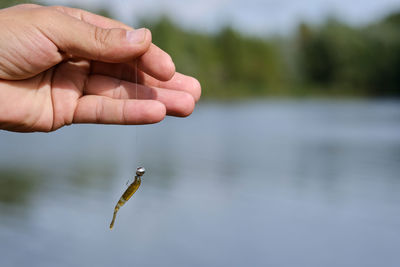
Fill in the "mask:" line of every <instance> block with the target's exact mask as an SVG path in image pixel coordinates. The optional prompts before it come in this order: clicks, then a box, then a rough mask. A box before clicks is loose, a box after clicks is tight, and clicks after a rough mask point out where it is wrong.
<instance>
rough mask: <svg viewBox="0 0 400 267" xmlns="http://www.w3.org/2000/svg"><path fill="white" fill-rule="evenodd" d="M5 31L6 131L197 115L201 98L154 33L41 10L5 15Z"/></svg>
mask: <svg viewBox="0 0 400 267" xmlns="http://www.w3.org/2000/svg"><path fill="white" fill-rule="evenodd" d="M0 25H2V26H1V28H0V129H5V130H10V131H19V132H33V131H43V132H49V131H54V130H57V129H59V128H61V127H62V126H64V125H70V124H72V123H102V124H148V123H156V122H159V121H161V120H162V119H163V118H164V117H165V116H166V115H172V116H180V117H184V116H188V115H190V114H191V113H192V111H193V109H194V105H195V102H196V101H197V100H198V99H199V98H200V93H201V88H200V84H199V83H198V81H197V80H196V79H194V78H192V77H189V76H185V75H183V74H180V73H176V72H175V66H174V64H173V62H172V60H171V58H170V56H169V55H168V54H167V53H165V52H164V51H162V50H161V49H160V48H158V47H157V46H155V45H154V44H152V43H151V33H150V31H149V30H147V29H139V30H133V29H132V28H130V27H128V26H126V25H124V24H122V23H120V22H118V21H114V20H111V19H108V18H104V17H101V16H98V15H95V14H91V13H89V12H86V11H83V10H79V9H72V8H67V7H42V6H38V5H19V6H15V7H11V8H7V9H3V10H0ZM136 66H137V68H136Z"/></svg>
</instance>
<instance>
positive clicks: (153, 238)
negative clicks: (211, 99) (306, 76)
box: [0, 101, 400, 267]
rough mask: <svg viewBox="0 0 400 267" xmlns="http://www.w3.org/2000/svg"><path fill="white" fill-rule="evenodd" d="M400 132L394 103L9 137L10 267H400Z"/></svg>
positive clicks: (272, 104)
mask: <svg viewBox="0 0 400 267" xmlns="http://www.w3.org/2000/svg"><path fill="white" fill-rule="evenodd" d="M399 121H400V105H399V103H396V102H393V103H391V102H384V101H382V102H380V101H377V102H363V101H361V102H357V101H354V102H352V101H344V102H340V101H339V102H335V101H260V102H257V101H255V102H248V103H241V104H238V105H235V104H234V103H230V104H221V103H203V104H202V105H200V106H199V109H198V110H197V111H196V112H195V113H194V114H193V116H192V117H191V118H190V119H187V120H182V119H173V118H170V119H167V120H166V121H165V122H163V123H161V124H158V125H150V126H145V127H140V128H138V127H110V126H93V125H89V126H85V125H80V126H73V127H68V128H65V129H63V130H61V131H58V132H56V133H53V134H31V135H20V134H12V133H6V132H0V151H1V153H0V165H1V166H3V167H2V168H0V177H1V178H0V203H1V204H0V212H1V223H0V256H1V257H0V266H24V265H30V266H54V265H56V266H71V265H72V266H92V265H96V266H110V265H118V264H119V265H126V264H132V265H137V266H250V265H251V266H307V267H310V266H328V267H329V266H332V267H333V266H368V265H371V266H379V265H380V264H381V263H382V262H385V266H390V267H392V266H393V267H394V266H396V267H397V266H398V265H399V263H400V257H399V255H398V251H397V250H398V247H399V246H400V231H399V229H400V213H399V205H400V194H399V193H398V192H399V191H400V176H399V173H400V135H399V133H400V124H399ZM138 129H140V130H139V131H138ZM136 135H138V140H139V142H136V141H135V139H136ZM88 136H90V138H88ZM4 151H7V153H5V152H4ZM16 162H18V167H15V168H14V167H12V166H15V164H16ZM139 164H140V165H142V164H143V165H144V167H146V174H145V176H144V177H143V181H142V186H141V187H140V189H139V190H138V192H137V193H135V195H134V196H133V198H132V199H131V200H130V201H129V202H128V203H127V204H126V205H125V206H124V208H123V209H121V211H120V213H119V214H118V216H119V218H118V221H117V224H116V226H115V229H114V230H113V232H111V233H110V232H109V230H108V224H109V222H110V219H111V215H112V211H113V208H114V205H115V203H116V201H117V200H118V198H119V197H120V195H121V194H122V192H123V191H124V190H125V188H126V185H125V183H126V181H127V180H128V179H129V178H130V177H132V176H133V175H134V171H135V169H136V167H137V165H139ZM20 166H25V167H22V168H21V167H20ZM29 166H35V167H34V168H30V167H29ZM13 210H19V211H22V213H21V214H24V217H19V216H15V215H14V214H13V213H12V212H11V211H13ZM4 222H9V223H4ZM54 244H58V245H57V246H55V245H54Z"/></svg>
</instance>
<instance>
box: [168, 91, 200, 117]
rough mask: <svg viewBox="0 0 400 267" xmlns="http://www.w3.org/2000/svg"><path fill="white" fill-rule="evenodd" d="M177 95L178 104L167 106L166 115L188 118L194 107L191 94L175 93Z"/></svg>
mask: <svg viewBox="0 0 400 267" xmlns="http://www.w3.org/2000/svg"><path fill="white" fill-rule="evenodd" d="M176 93H179V97H177V99H178V98H179V102H175V103H174V104H173V105H170V106H169V112H168V115H171V116H176V117H182V118H183V117H188V116H189V115H190V114H192V113H193V110H194V107H195V105H196V103H195V101H194V98H193V96H192V95H191V94H189V93H186V92H176Z"/></svg>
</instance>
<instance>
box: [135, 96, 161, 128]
mask: <svg viewBox="0 0 400 267" xmlns="http://www.w3.org/2000/svg"><path fill="white" fill-rule="evenodd" d="M146 102H147V103H146V107H145V108H143V109H141V110H140V113H141V114H140V117H141V118H143V121H141V124H153V123H157V122H160V121H162V120H164V118H165V116H166V115H167V109H166V107H165V105H164V104H163V103H161V102H160V101H157V100H146Z"/></svg>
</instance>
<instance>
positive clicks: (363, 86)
mask: <svg viewBox="0 0 400 267" xmlns="http://www.w3.org/2000/svg"><path fill="white" fill-rule="evenodd" d="M5 2H8V3H13V4H14V3H18V2H21V1H19V0H11V1H7V0H6V1H5ZM5 2H3V3H2V5H3V6H4V4H5ZM0 6H1V5H0ZM97 13H100V14H102V15H109V14H108V12H107V10H106V9H102V10H98V11H97ZM141 24H142V25H144V26H147V27H149V28H150V29H151V31H152V34H153V41H154V43H156V44H157V45H158V46H160V47H161V48H162V49H164V50H166V51H167V52H169V53H170V54H171V56H172V58H173V59H174V61H175V64H176V66H177V70H178V71H180V72H183V73H185V74H189V75H193V76H195V77H197V78H198V79H199V80H200V82H201V84H202V88H203V97H205V98H220V99H223V98H227V99H229V98H240V97H261V96H285V97H286V96H339V97H352V96H356V97H358V96H362V97H392V96H396V97H399V96H400V12H398V13H394V14H392V15H390V16H388V17H386V18H384V19H382V20H381V21H378V22H376V23H373V24H371V25H368V26H364V27H351V26H348V25H346V24H345V23H342V22H340V21H338V20H335V19H327V20H326V22H325V23H323V24H321V25H318V26H315V25H309V24H307V23H302V24H301V25H299V26H298V28H297V31H296V32H295V33H294V34H293V35H292V36H285V37H276V36H275V37H272V36H265V37H255V36H248V35H244V34H242V33H241V32H239V31H236V30H234V29H233V28H231V27H224V28H222V29H221V30H220V31H218V32H217V33H214V34H208V33H200V32H196V31H191V30H186V29H184V28H182V27H179V26H178V25H176V24H174V23H173V22H172V20H170V19H168V18H167V17H161V18H159V19H158V20H153V21H142V23H141Z"/></svg>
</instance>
